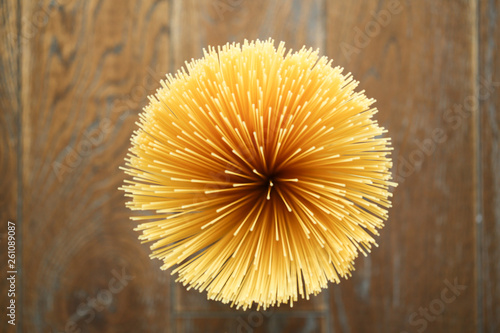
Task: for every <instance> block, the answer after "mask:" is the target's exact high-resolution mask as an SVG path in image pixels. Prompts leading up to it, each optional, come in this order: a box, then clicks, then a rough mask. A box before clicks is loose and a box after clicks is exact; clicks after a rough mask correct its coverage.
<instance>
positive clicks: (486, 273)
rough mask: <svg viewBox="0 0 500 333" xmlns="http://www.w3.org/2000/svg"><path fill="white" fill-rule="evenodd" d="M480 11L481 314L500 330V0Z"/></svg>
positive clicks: (494, 329)
mask: <svg viewBox="0 0 500 333" xmlns="http://www.w3.org/2000/svg"><path fill="white" fill-rule="evenodd" d="M478 9H479V17H478V18H479V39H478V50H479V53H478V76H479V80H480V81H479V84H478V85H477V89H478V92H477V93H478V103H479V114H478V116H477V117H476V122H477V123H476V125H477V128H478V132H479V140H477V141H476V144H477V151H478V154H477V156H476V163H477V165H478V170H477V172H478V174H477V176H478V178H479V183H478V193H477V196H478V197H477V198H476V200H477V205H478V212H477V216H476V221H477V228H478V234H479V236H480V238H479V239H480V242H479V244H478V245H479V246H477V249H478V251H480V254H479V258H480V265H481V270H480V271H478V273H479V278H480V280H479V281H480V284H479V288H481V289H480V295H481V298H480V303H479V309H478V312H479V313H480V314H481V317H480V318H479V319H480V320H481V323H482V324H483V325H484V327H485V332H488V333H493V332H499V331H500V244H499V240H500V111H499V109H500V96H499V92H500V57H499V49H498V47H499V46H498V44H499V43H500V16H499V15H500V1H498V0H496V1H482V2H480V4H479V8H478Z"/></svg>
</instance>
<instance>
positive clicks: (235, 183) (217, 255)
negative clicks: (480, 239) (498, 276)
mask: <svg viewBox="0 0 500 333" xmlns="http://www.w3.org/2000/svg"><path fill="white" fill-rule="evenodd" d="M341 72H342V69H341V68H339V67H336V68H333V67H332V66H331V61H329V60H328V59H327V58H326V57H319V56H318V51H313V50H311V49H305V48H303V49H301V50H300V51H298V52H295V53H292V52H291V51H288V52H286V51H285V47H284V44H283V43H281V44H280V45H279V46H278V48H277V49H276V48H275V47H274V42H273V41H272V40H269V41H265V42H262V41H255V42H245V43H244V44H243V45H240V44H234V43H233V44H228V45H225V46H223V47H219V48H218V49H217V50H216V49H215V48H210V49H209V50H208V51H204V57H203V58H202V59H200V60H193V61H191V62H190V63H186V68H185V69H184V68H183V69H182V70H180V71H179V72H178V73H177V74H176V75H175V76H171V75H167V79H166V81H165V82H162V83H161V84H162V88H161V89H159V90H158V91H157V93H156V95H155V97H150V104H149V105H148V106H147V107H146V108H145V111H144V113H142V114H141V115H140V123H139V124H138V125H139V130H137V131H136V132H135V133H134V135H133V137H132V139H131V141H132V147H131V149H130V154H129V156H128V158H127V159H126V161H127V163H126V168H124V169H125V170H126V173H127V174H129V175H130V176H132V177H133V178H132V179H131V180H128V181H126V183H125V186H123V188H122V189H123V190H124V191H126V195H127V196H129V197H130V198H131V201H130V202H128V204H127V205H128V207H130V208H131V209H132V210H141V211H149V215H141V216H135V217H132V219H134V220H140V221H142V222H143V223H142V224H140V225H139V226H138V228H137V230H141V231H142V235H141V236H140V239H141V240H143V241H144V242H151V241H153V242H154V243H153V244H152V246H151V249H152V251H153V254H152V255H151V256H152V258H158V259H161V260H162V261H163V262H164V265H163V266H162V268H163V269H168V268H170V267H174V269H173V271H172V274H178V278H177V281H180V282H182V283H183V284H184V285H188V286H189V288H195V289H197V290H200V291H204V290H206V291H207V292H208V298H209V299H214V300H219V301H222V302H224V303H231V305H234V304H235V305H236V306H237V307H238V308H239V307H242V308H243V309H246V308H248V307H249V306H251V305H252V304H254V303H256V304H258V305H259V307H260V306H262V307H264V308H266V307H268V306H270V305H279V304H280V303H282V302H285V303H286V302H288V301H290V304H291V305H293V302H294V301H296V300H297V299H298V295H301V297H302V298H304V297H305V298H309V295H310V294H317V293H319V292H320V291H321V288H326V287H327V283H328V281H333V282H337V283H338V282H339V281H340V280H339V279H340V277H344V278H346V277H348V276H350V271H351V270H352V269H353V260H354V259H355V258H356V257H357V255H358V253H359V252H362V253H363V254H365V255H366V252H369V251H370V248H371V245H372V244H375V241H374V239H373V237H372V235H377V234H378V232H377V228H381V227H382V226H383V222H384V220H385V219H386V218H387V208H388V207H390V202H389V200H388V197H389V196H390V195H391V194H390V193H389V191H388V186H391V185H395V184H394V183H392V182H390V178H391V175H390V171H389V169H390V168H391V165H392V163H391V160H390V158H389V154H390V153H389V151H390V150H391V147H390V139H389V138H383V137H381V135H382V134H383V133H384V132H386V131H385V130H384V129H383V128H381V127H379V126H378V125H377V122H376V121H375V120H373V119H372V116H373V115H374V114H375V113H376V112H377V110H376V109H375V108H372V107H370V105H371V104H372V103H373V102H374V101H373V100H372V99H368V98H367V97H366V96H365V95H364V93H363V92H362V91H361V92H355V91H354V89H355V88H356V86H357V82H356V81H354V80H353V79H352V77H351V75H350V74H347V75H342V74H341Z"/></svg>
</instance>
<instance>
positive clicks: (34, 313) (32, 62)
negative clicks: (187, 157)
mask: <svg viewBox="0 0 500 333" xmlns="http://www.w3.org/2000/svg"><path fill="white" fill-rule="evenodd" d="M169 10H170V8H169V5H168V2H167V1H141V2H136V1H124V2H119V3H118V2H116V1H106V0H104V1H78V0H73V1H70V0H67V1H57V2H54V1H42V2H34V1H32V2H26V3H25V2H23V17H26V18H27V19H28V20H30V19H32V18H33V20H36V18H37V17H39V16H41V15H43V13H45V14H46V19H45V20H42V21H40V22H41V23H40V22H39V23H40V24H39V26H37V27H36V29H35V30H33V31H28V30H27V29H29V26H28V25H23V29H26V31H25V33H26V34H28V33H29V34H31V38H30V40H29V43H28V44H27V46H26V50H25V51H24V52H23V81H24V82H25V84H24V85H23V104H24V106H25V108H24V110H23V112H24V114H23V129H24V131H25V132H24V137H23V151H24V156H23V158H24V161H25V163H24V165H23V166H24V167H23V186H24V189H25V192H24V193H25V196H24V202H23V212H24V217H25V225H24V228H23V237H24V239H25V240H26V244H28V245H26V248H25V250H26V251H25V252H24V257H23V259H24V267H25V275H24V276H25V284H24V296H25V297H24V309H25V317H24V331H25V332H41V331H43V332H126V331H129V332H130V331H134V332H159V331H163V330H164V329H165V327H168V325H169V322H170V321H169V311H170V298H169V294H170V291H169V290H170V289H169V276H168V275H167V274H165V273H164V272H161V271H160V270H159V263H158V262H155V261H151V260H149V259H148V254H149V249H148V247H147V246H143V245H140V243H139V242H138V241H137V234H136V233H135V232H133V231H132V228H133V226H134V225H133V223H132V222H130V221H129V219H128V216H129V211H128V210H127V209H125V206H124V204H125V198H124V196H123V193H121V192H120V191H118V190H117V188H118V187H119V186H121V184H122V182H123V178H124V177H123V173H122V172H121V171H120V170H118V167H119V166H120V165H123V158H124V157H125V154H126V152H127V149H128V146H129V137H130V135H131V132H132V130H133V129H134V128H135V125H134V122H135V121H136V118H137V114H138V113H139V111H140V109H141V108H142V106H144V105H145V103H146V96H147V94H150V93H151V92H153V91H154V89H155V88H157V87H158V86H159V83H158V80H159V79H158V78H156V77H154V78H150V76H151V75H157V74H158V73H161V72H166V71H167V69H168V62H169V57H168V54H169V50H168V45H169V37H168V31H169V26H168V21H167V19H166V17H167V15H168V13H169ZM150 72H151V73H153V74H151V73H150ZM152 82H154V83H152Z"/></svg>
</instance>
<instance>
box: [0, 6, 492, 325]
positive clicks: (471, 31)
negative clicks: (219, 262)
mask: <svg viewBox="0 0 500 333" xmlns="http://www.w3.org/2000/svg"><path fill="white" fill-rule="evenodd" d="M394 3H395V4H394ZM398 3H399V5H398ZM0 6H1V8H0V17H1V34H0V47H1V49H0V50H1V51H0V52H1V62H0V71H1V78H0V101H1V114H0V137H1V144H0V154H1V160H0V162H1V163H0V174H1V178H0V186H1V187H0V190H1V191H0V198H1V199H0V200H1V212H0V223H1V230H0V231H1V239H0V247H1V251H0V253H1V266H0V271H1V276H2V279H1V283H0V286H1V288H0V294H1V296H0V300H2V304H1V306H0V308H1V311H0V330H1V331H2V332H57V333H59V332H343V333H350V332H352V333H354V332H398V333H399V332H408V333H410V332H419V331H420V332H421V331H425V332H500V285H499V282H500V193H499V191H500V172H499V171H500V147H499V135H500V113H499V111H498V109H499V108H500V97H499V94H498V92H499V89H500V88H499V87H500V84H499V83H498V82H500V53H499V52H498V46H497V45H498V42H499V39H500V22H499V21H500V12H499V11H500V0H470V1H457V0H446V1H445V0H443V1H436V0H428V1H423V0H419V1H416V0H415V1H409V0H401V1H400V2H398V1H396V2H395V0H387V1H383V0H380V1H379V0H370V1H362V0H356V1H333V0H332V1H329V0H313V1H284V0H282V1H280V0H273V1H265V0H259V1H255V0H202V1H201V0H138V1H129V0H125V1H119V0H91V1H85V0H39V1H34V0H26V1H25V0H23V1H21V0H3V1H2V2H1V4H0ZM392 6H395V7H394V8H393V7H392ZM391 8H392V9H396V10H395V11H394V12H393V13H391V14H390V17H389V18H388V19H387V22H383V23H384V25H385V26H383V27H381V26H380V25H377V24H375V23H373V22H375V18H374V16H373V14H372V13H380V12H381V11H385V12H386V13H387V12H389V13H390V11H389V10H390V9H391ZM377 26H378V27H379V29H377ZM365 29H368V31H369V34H370V36H368V37H360V32H359V31H365ZM370 29H371V30H370ZM268 37H273V38H274V39H275V40H283V41H285V42H286V45H287V46H288V47H292V48H295V49H296V48H300V47H301V46H302V45H307V46H312V47H315V48H320V49H321V53H322V54H325V55H327V56H329V57H331V58H333V59H334V61H335V63H336V64H337V65H341V66H343V67H344V68H345V70H346V72H352V73H353V74H354V77H355V78H356V79H358V80H360V81H361V88H362V89H366V92H367V95H368V96H370V97H373V98H375V99H377V101H378V102H377V104H376V106H377V107H378V109H379V110H380V112H379V114H378V119H379V121H380V123H381V124H382V125H383V126H384V127H386V128H387V129H388V130H389V133H390V136H391V137H392V138H393V144H394V148H395V150H394V155H393V157H394V161H395V165H394V173H395V175H396V176H397V177H398V178H397V179H398V181H399V183H400V184H399V186H398V187H397V188H396V189H395V190H394V201H393V204H394V207H393V208H392V209H391V211H390V219H389V221H388V222H387V224H386V227H385V228H384V229H383V230H382V233H381V236H380V237H379V239H378V243H379V245H380V246H379V247H378V248H376V249H375V250H374V251H373V252H372V254H371V255H370V256H368V257H366V258H364V257H360V258H358V259H357V261H356V271H355V273H354V275H353V277H352V278H351V279H349V280H347V281H343V282H342V283H341V284H340V285H331V286H330V287H329V288H328V290H325V291H324V292H323V293H322V294H320V295H319V296H317V297H314V298H313V299H312V300H311V301H309V302H299V304H297V307H294V308H293V309H289V308H287V307H286V306H282V307H280V308H279V309H275V310H273V311H270V312H267V313H262V312H256V311H253V312H252V311H247V312H242V311H236V310H233V309H230V308H228V307H226V306H223V305H221V304H218V303H214V302H212V301H207V300H206V299H205V295H203V294H199V293H198V292H197V291H189V292H188V291H185V290H184V289H183V287H182V286H180V285H178V284H176V283H174V282H173V278H171V277H170V275H169V274H168V272H163V271H160V270H159V266H160V262H158V261H152V260H149V259H148V254H149V249H148V246H147V245H141V244H140V243H139V241H138V240H137V236H138V234H137V233H136V232H134V231H132V228H133V226H134V224H133V222H131V221H129V219H128V216H129V214H130V213H129V211H128V210H127V209H126V208H125V207H124V202H125V198H124V196H123V193H122V192H121V191H118V190H117V188H118V187H119V186H120V185H121V184H122V181H123V178H124V176H123V173H122V172H121V171H119V170H118V167H119V166H120V165H122V164H123V158H124V157H125V154H126V152H127V148H128V146H129V137H130V135H131V132H132V131H133V130H134V129H135V128H136V126H135V124H134V122H135V121H136V120H137V118H138V117H137V115H138V113H139V112H140V111H141V108H142V107H143V106H144V105H145V104H146V103H147V99H146V96H147V95H148V94H151V93H152V92H154V90H155V89H156V88H157V87H158V86H159V83H158V81H159V80H160V78H162V77H163V75H164V74H165V73H167V72H171V71H174V70H176V69H178V68H179V67H180V66H181V65H182V64H183V63H184V61H185V60H189V59H191V58H197V57H199V56H200V55H201V50H202V48H203V47H206V46H207V45H217V44H223V43H226V42H227V41H243V39H245V38H247V39H254V38H261V39H265V38H268ZM422 145H423V146H422ZM8 220H10V221H14V222H16V225H17V233H18V237H17V258H18V261H17V265H18V275H17V296H16V302H17V303H16V304H17V325H16V326H15V327H11V326H10V325H8V324H7V319H6V315H5V308H6V304H7V303H6V302H7V299H6V294H7V287H8V286H7V283H6V279H5V274H6V271H7V267H6V252H7V244H6V239H7V235H6V231H7V228H6V226H7V221H8ZM117 277H118V278H119V279H117ZM446 281H448V282H449V283H451V284H453V283H454V282H456V283H458V284H459V285H464V286H466V288H465V290H463V288H462V290H460V291H458V293H459V294H458V295H457V296H456V297H455V299H454V300H453V301H450V302H449V303H443V302H442V301H440V299H441V297H442V291H443V290H444V289H445V288H446V287H447V284H446V283H447V282H446ZM447 292H448V293H449V291H447ZM445 293H446V292H445ZM445 295H446V297H450V295H452V294H445ZM440 304H444V308H443V309H441V307H440ZM429 307H431V308H432V307H434V310H433V311H435V313H437V314H438V315H433V314H432V313H431V312H429V314H428V315H427V316H428V317H425V316H424V315H423V314H419V313H418V311H419V308H422V309H423V308H429ZM414 313H417V314H416V315H415V314H414ZM412 314H414V315H413V316H412ZM426 318H427V319H426ZM424 324H425V325H424Z"/></svg>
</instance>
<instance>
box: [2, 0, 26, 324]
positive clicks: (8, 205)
mask: <svg viewBox="0 0 500 333" xmlns="http://www.w3.org/2000/svg"><path fill="white" fill-rule="evenodd" d="M19 11H20V8H19V7H18V2H17V1H2V2H1V3H0V15H1V20H0V57H1V58H0V72H1V73H2V75H1V76H0V156H1V160H0V174H1V175H2V177H1V178H0V247H1V249H0V271H1V272H2V281H1V282H0V294H1V295H2V296H0V300H1V302H2V303H1V311H0V316H1V318H2V321H1V322H0V331H2V332H6V333H11V332H16V328H17V327H19V325H20V318H21V317H20V316H21V310H22V309H21V292H20V287H21V275H20V274H21V269H20V267H19V266H20V262H19V259H20V258H19V256H20V252H19V251H20V247H21V240H20V239H19V236H18V235H19V233H20V230H19V227H20V216H18V214H17V212H18V211H17V207H18V196H19V192H18V184H19V183H18V178H17V174H18V167H19V159H18V151H19V140H20V133H19V120H20V118H19V117H20V115H21V105H20V97H21V94H20V91H19V84H20V82H19V79H20V78H19V62H18V58H19V54H20V47H21V44H20V38H19V37H20V34H19V18H20V17H19V15H18V14H19ZM9 221H10V222H13V223H15V226H16V230H15V232H16V233H17V234H16V235H12V234H11V236H14V237H15V238H16V253H15V255H17V258H14V260H15V262H14V263H12V262H8V261H7V260H8V259H9V258H8V241H9V239H8V236H9V235H8V223H9ZM11 241H12V239H11ZM8 264H15V265H16V267H14V269H11V268H10V267H8ZM13 270H18V271H19V273H18V274H16V277H15V284H14V289H11V284H10V282H9V281H8V280H7V277H8V276H9V277H10V274H7V273H6V272H7V271H13ZM13 281H14V280H13ZM12 290H15V297H12V296H14V295H12ZM11 299H12V300H14V301H15V310H14V311H15V318H11V317H7V314H10V312H11V310H10V309H7V307H8V306H9V307H12V306H11V305H10V301H11ZM12 319H15V321H14V322H12V323H15V326H14V325H11V324H9V323H8V321H10V320H12Z"/></svg>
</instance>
